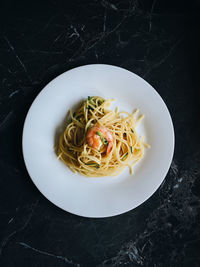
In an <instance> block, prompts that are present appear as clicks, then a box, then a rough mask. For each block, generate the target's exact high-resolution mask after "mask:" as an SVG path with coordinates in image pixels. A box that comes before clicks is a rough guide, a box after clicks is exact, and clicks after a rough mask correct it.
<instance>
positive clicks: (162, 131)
mask: <svg viewBox="0 0 200 267" xmlns="http://www.w3.org/2000/svg"><path fill="white" fill-rule="evenodd" d="M92 95H98V96H103V97H105V98H115V99H116V102H114V104H113V106H112V107H113V108H114V107H115V106H118V107H119V108H120V109H123V110H126V111H130V112H131V111H132V110H133V109H134V108H139V109H140V111H141V113H142V114H145V119H144V120H143V121H142V123H141V125H140V126H139V128H138V131H139V133H140V134H144V136H145V140H146V141H147V142H148V143H149V144H150V145H151V148H150V149H148V150H146V153H145V156H144V158H143V159H142V160H141V162H140V163H139V164H138V165H137V166H136V168H135V173H134V175H133V176H131V175H130V174H129V170H128V168H127V169H125V170H124V171H123V173H122V174H121V175H119V176H117V177H101V178H86V177H84V176H81V175H79V174H74V173H72V172H71V171H70V170H69V169H68V167H66V166H65V165H64V164H63V163H62V162H61V161H59V160H58V159H57V157H56V155H55V153H54V144H55V140H56V138H57V137H56V136H57V134H58V130H59V126H60V125H61V124H62V122H63V120H64V117H65V116H66V114H67V112H68V110H69V109H70V108H72V107H74V105H75V104H77V103H78V102H79V101H81V100H82V99H83V98H87V96H92ZM173 151H174V130H173V124H172V120H171V117H170V114H169V112H168V109H167V107H166V105H165V103H164V102H163V100H162V98H161V97H160V96H159V94H158V93H157V92H156V91H155V90H154V89H153V88H152V86H151V85H149V84H148V83H147V82H146V81H144V80H143V79H142V78H140V77H139V76H137V75H135V74H134V73H132V72H129V71H127V70H125V69H122V68H119V67H115V66H110V65H100V64H96V65H87V66H83V67H79V68H75V69H72V70H70V71H67V72H65V73H63V74H62V75H60V76H58V77H57V78H56V79H54V80H53V81H52V82H50V83H49V84H48V85H47V86H46V87H45V88H44V89H43V90H42V91H41V92H40V94H39V95H38V96H37V97H36V99H35V101H34V102H33V104H32V106H31V108H30V110H29V112H28V115H27V117H26V120H25V124H24V130H23V155H24V160H25V164H26V167H27V170H28V172H29V175H30V177H31V178H32V180H33V182H34V184H35V185H36V186H37V188H38V189H39V190H40V192H41V193H42V194H43V195H44V196H45V197H46V198H47V199H48V200H50V201H51V202H52V203H54V204H55V205H57V206H58V207H60V208H62V209H64V210H66V211H68V212H71V213H73V214H77V215H81V216H85V217H108V216H113V215H117V214H121V213H124V212H126V211H129V210H131V209H133V208H135V207H137V206H138V205H140V204H141V203H143V202H144V201H145V200H147V199H148V198H149V197H150V196H151V195H152V194H153V193H154V192H155V191H156V190H157V188H158V187H159V186H160V184H161V183H162V181H163V179H164V178H165V176H166V174H167V172H168V169H169V167H170V163H171V161H172V156H173Z"/></svg>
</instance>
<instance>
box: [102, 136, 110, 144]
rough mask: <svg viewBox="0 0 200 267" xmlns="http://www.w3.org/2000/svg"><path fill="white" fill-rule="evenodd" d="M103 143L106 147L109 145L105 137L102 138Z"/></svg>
mask: <svg viewBox="0 0 200 267" xmlns="http://www.w3.org/2000/svg"><path fill="white" fill-rule="evenodd" d="M101 141H102V142H103V144H104V145H107V144H108V141H107V140H106V139H105V138H104V137H102V138H101Z"/></svg>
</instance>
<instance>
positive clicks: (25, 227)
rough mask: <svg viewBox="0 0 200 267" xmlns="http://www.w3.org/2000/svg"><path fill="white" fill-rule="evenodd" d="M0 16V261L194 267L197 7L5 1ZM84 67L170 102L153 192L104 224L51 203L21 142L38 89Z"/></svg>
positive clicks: (198, 245) (198, 208) (198, 153)
mask: <svg viewBox="0 0 200 267" xmlns="http://www.w3.org/2000/svg"><path fill="white" fill-rule="evenodd" d="M2 2H4V1H2ZM0 12H1V28H0V29H1V32H0V148H1V149H0V168H1V169H0V174H1V175H0V266H17V267H18V266H19V267H21V266H22V267H23V266H25V267H26V266H30V267H32V266H34V267H36V266H39V267H41V266H48V267H51V266H59V267H61V266H106V267H107V266H155V267H156V266H167V267H168V266H183V267H184V266H192V267H194V266H200V254H199V252H200V227H199V223H200V179H199V178H200V177H199V176H200V168H199V167H200V141H199V140H200V138H199V136H200V127H199V118H200V112H199V110H200V108H199V106H200V104H199V102H200V98H199V96H200V95H199V84H200V74H199V59H200V57H199V54H200V53H199V51H200V39H199V33H200V23H199V20H200V2H199V1H187V2H183V1H155V0H154V1H142V0H140V1H132V0H130V1H129V0H121V1H114V0H112V1H110V2H109V1H106V0H103V1H97V0H96V1H95V0H93V1H92V0H91V1H81V0H79V1H77V0H75V1H74V0H71V1H56V0H52V1H12V0H10V1H7V2H4V4H1V8H0ZM89 63H106V64H112V65H117V66H121V67H123V68H126V69H128V70H130V71H133V72H135V73H136V74H138V75H140V76H141V77H143V78H144V79H146V80H147V81H148V82H149V83H150V84H152V85H153V87H154V88H155V89H156V90H157V91H158V93H159V94H160V95H161V96H162V98H163V99H164V101H165V102H166V104H167V106H168V108H169V111H170V113H171V115H172V119H173V123H174V128H175V134H176V147H175V154H174V159H173V162H172V165H171V168H170V170H169V172H168V174H167V177H166V179H165V180H164V182H163V183H162V185H161V186H160V188H159V189H158V190H157V191H156V193H155V194H154V195H153V196H152V197H151V198H150V199H149V200H148V201H146V202H145V203H144V204H142V205H141V206H139V207H138V208H136V209H134V210H132V211H130V212H127V213H125V214H123V215H119V216H115V217H111V218H103V219H88V218H83V217H78V216H75V215H72V214H69V213H67V212H64V211H62V210H60V209H59V208H57V207H56V206H54V205H53V204H52V203H50V202H49V201H48V200H46V199H45V197H43V196H42V195H41V194H40V193H39V191H38V190H37V188H36V187H35V186H34V185H33V183H32V181H31V179H30V178H29V175H28V173H27V171H26V168H25V166H24V162H23V157H22V149H21V139H22V128H23V123H24V119H25V116H26V113H27V111H28V109H29V107H30V105H31V103H32V101H33V100H34V98H35V97H36V95H37V94H38V93H39V92H40V91H41V90H42V88H43V87H44V86H45V85H46V84H47V83H48V82H49V81H51V80H52V79H53V78H54V77H56V76H57V75H59V74H61V73H63V72H64V71H67V70H69V69H71V68H74V67H77V66H81V65H85V64H89Z"/></svg>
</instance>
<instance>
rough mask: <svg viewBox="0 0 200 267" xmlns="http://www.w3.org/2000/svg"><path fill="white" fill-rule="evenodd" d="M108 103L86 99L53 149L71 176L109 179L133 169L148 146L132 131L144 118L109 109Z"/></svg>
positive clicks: (108, 100) (93, 98)
mask: <svg viewBox="0 0 200 267" xmlns="http://www.w3.org/2000/svg"><path fill="white" fill-rule="evenodd" d="M112 101H113V100H112V99H107V100H106V99H104V98H102V97H100V96H89V97H88V98H87V100H85V101H83V102H82V104H81V106H80V107H79V108H78V109H77V110H75V112H72V110H70V119H71V121H70V122H69V124H68V125H67V126H66V128H65V130H64V132H63V133H62V134H61V136H60V139H59V143H58V145H57V155H58V158H59V159H60V160H61V161H63V162H64V163H65V164H66V165H67V166H68V167H69V168H70V169H71V170H72V171H73V172H78V173H80V174H82V175H85V176H88V177H100V176H113V175H118V174H120V173H121V172H122V171H123V169H124V168H126V167H129V168H130V173H131V174H132V173H133V166H134V165H135V164H136V163H137V162H139V161H140V160H141V159H142V158H143V156H144V148H145V147H146V148H148V147H149V145H148V144H147V143H145V142H144V137H139V136H138V134H137V132H136V127H137V125H138V124H139V123H140V121H141V120H142V119H143V117H144V115H141V116H139V117H137V115H138V112H139V111H138V109H137V110H136V111H134V112H133V113H129V112H126V111H121V112H120V111H119V109H118V108H116V109H115V110H111V109H109V107H110V105H111V102H112Z"/></svg>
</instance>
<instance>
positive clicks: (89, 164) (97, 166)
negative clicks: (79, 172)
mask: <svg viewBox="0 0 200 267" xmlns="http://www.w3.org/2000/svg"><path fill="white" fill-rule="evenodd" d="M85 165H88V166H92V167H95V168H96V169H98V168H99V164H97V163H86V164H85Z"/></svg>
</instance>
